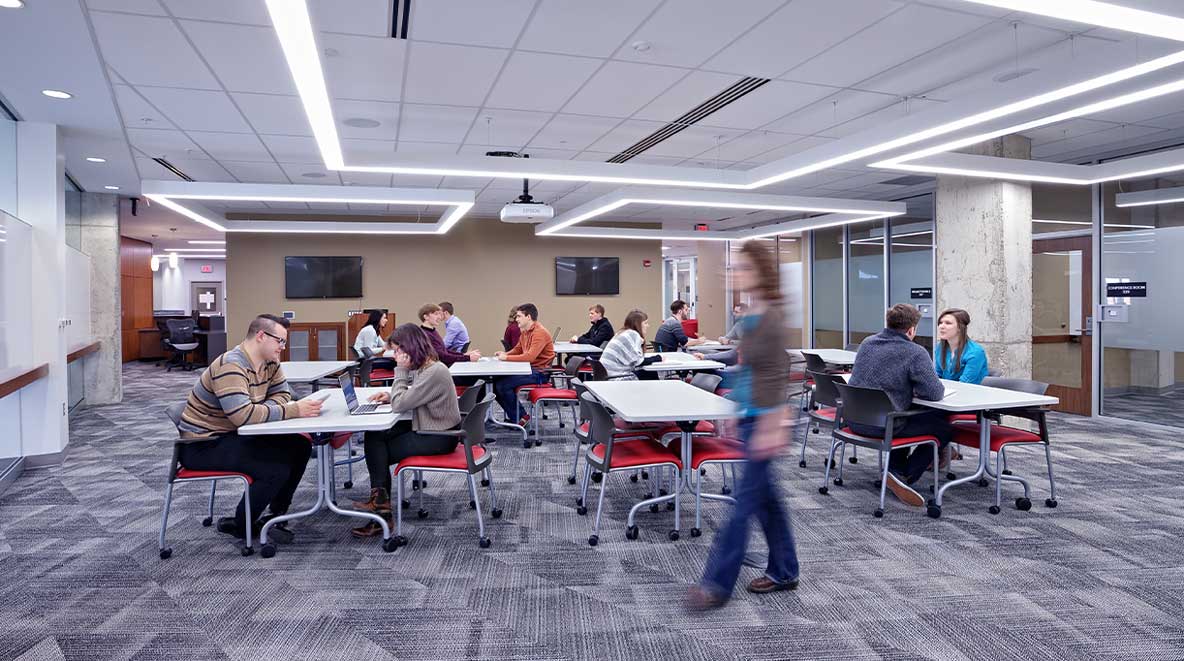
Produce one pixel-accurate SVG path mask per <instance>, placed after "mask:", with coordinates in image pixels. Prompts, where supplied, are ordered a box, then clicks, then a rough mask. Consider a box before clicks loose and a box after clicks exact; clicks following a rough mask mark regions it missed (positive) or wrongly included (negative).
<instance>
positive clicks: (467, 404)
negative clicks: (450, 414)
mask: <svg viewBox="0 0 1184 661" xmlns="http://www.w3.org/2000/svg"><path fill="white" fill-rule="evenodd" d="M484 387H485V382H484V381H482V380H481V379H477V381H476V382H475V383H473V385H471V386H469V387H467V388H465V391H464V392H462V393H461V394H460V397H459V398H457V401H456V405H457V406H459V407H460V414H461V415H468V414H469V411H472V410H473V407H474V406H476V405H477V398H478V397H480V396H481V391H482V389H483V388H484Z"/></svg>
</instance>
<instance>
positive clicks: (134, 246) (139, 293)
mask: <svg viewBox="0 0 1184 661" xmlns="http://www.w3.org/2000/svg"><path fill="white" fill-rule="evenodd" d="M151 260H152V244H150V243H145V242H144V241H137V240H136V239H129V238H127V237H126V236H121V237H119V268H120V273H119V284H120V315H119V317H120V322H121V324H122V325H121V327H120V336H121V338H122V340H123V360H124V362H127V361H129V360H136V359H138V358H139V357H140V348H139V347H140V342H139V329H141V328H154V327H155V324H154V322H153V320H152V267H151V266H150V264H149V262H150V261H151Z"/></svg>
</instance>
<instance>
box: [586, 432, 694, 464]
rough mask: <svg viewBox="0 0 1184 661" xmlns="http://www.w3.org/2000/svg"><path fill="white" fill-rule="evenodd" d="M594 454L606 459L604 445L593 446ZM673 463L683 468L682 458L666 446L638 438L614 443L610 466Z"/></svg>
mask: <svg viewBox="0 0 1184 661" xmlns="http://www.w3.org/2000/svg"><path fill="white" fill-rule="evenodd" d="M592 454H593V455H594V456H595V457H597V458H598V459H601V460H603V459H604V445H602V444H600V443H597V444H596V445H595V446H594V447H593V448H592ZM666 463H673V464H674V465H676V466H678V467H679V469H681V468H682V460H680V459H679V458H678V455H677V454H675V453H674V452H672V451H671V450H669V449H667V448H666V446H664V445H662V444H661V443H659V442H657V441H654V440H648V439H647V440H637V441H629V442H626V443H614V444H613V459H612V464H611V465H610V466H609V468H634V467H636V466H652V465H654V464H666Z"/></svg>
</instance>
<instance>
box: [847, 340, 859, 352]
mask: <svg viewBox="0 0 1184 661" xmlns="http://www.w3.org/2000/svg"><path fill="white" fill-rule="evenodd" d="M843 349H844V350H846V351H853V352H857V351H859V343H858V342H852V343H851V344H848V345H847V346H845V347H843Z"/></svg>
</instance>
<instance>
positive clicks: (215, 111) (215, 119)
mask: <svg viewBox="0 0 1184 661" xmlns="http://www.w3.org/2000/svg"><path fill="white" fill-rule="evenodd" d="M140 91H141V92H142V93H143V94H144V96H145V97H147V99H148V100H149V101H151V102H152V105H154V106H156V107H157V108H158V109H159V110H160V111H161V112H162V113H164V115H165V116H166V117H168V118H169V119H170V120H172V122H173V123H174V124H176V125H177V126H179V127H181V128H182V129H185V130H193V131H221V132H226V133H251V132H252V130H251V127H250V126H249V125H248V124H247V122H246V120H245V119H243V116H242V113H240V112H239V111H238V108H236V107H235V106H234V104H233V103H231V101H230V97H228V96H227V95H226V93H225V92H214V91H208V90H188V89H169V88H163V87H144V88H140Z"/></svg>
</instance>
